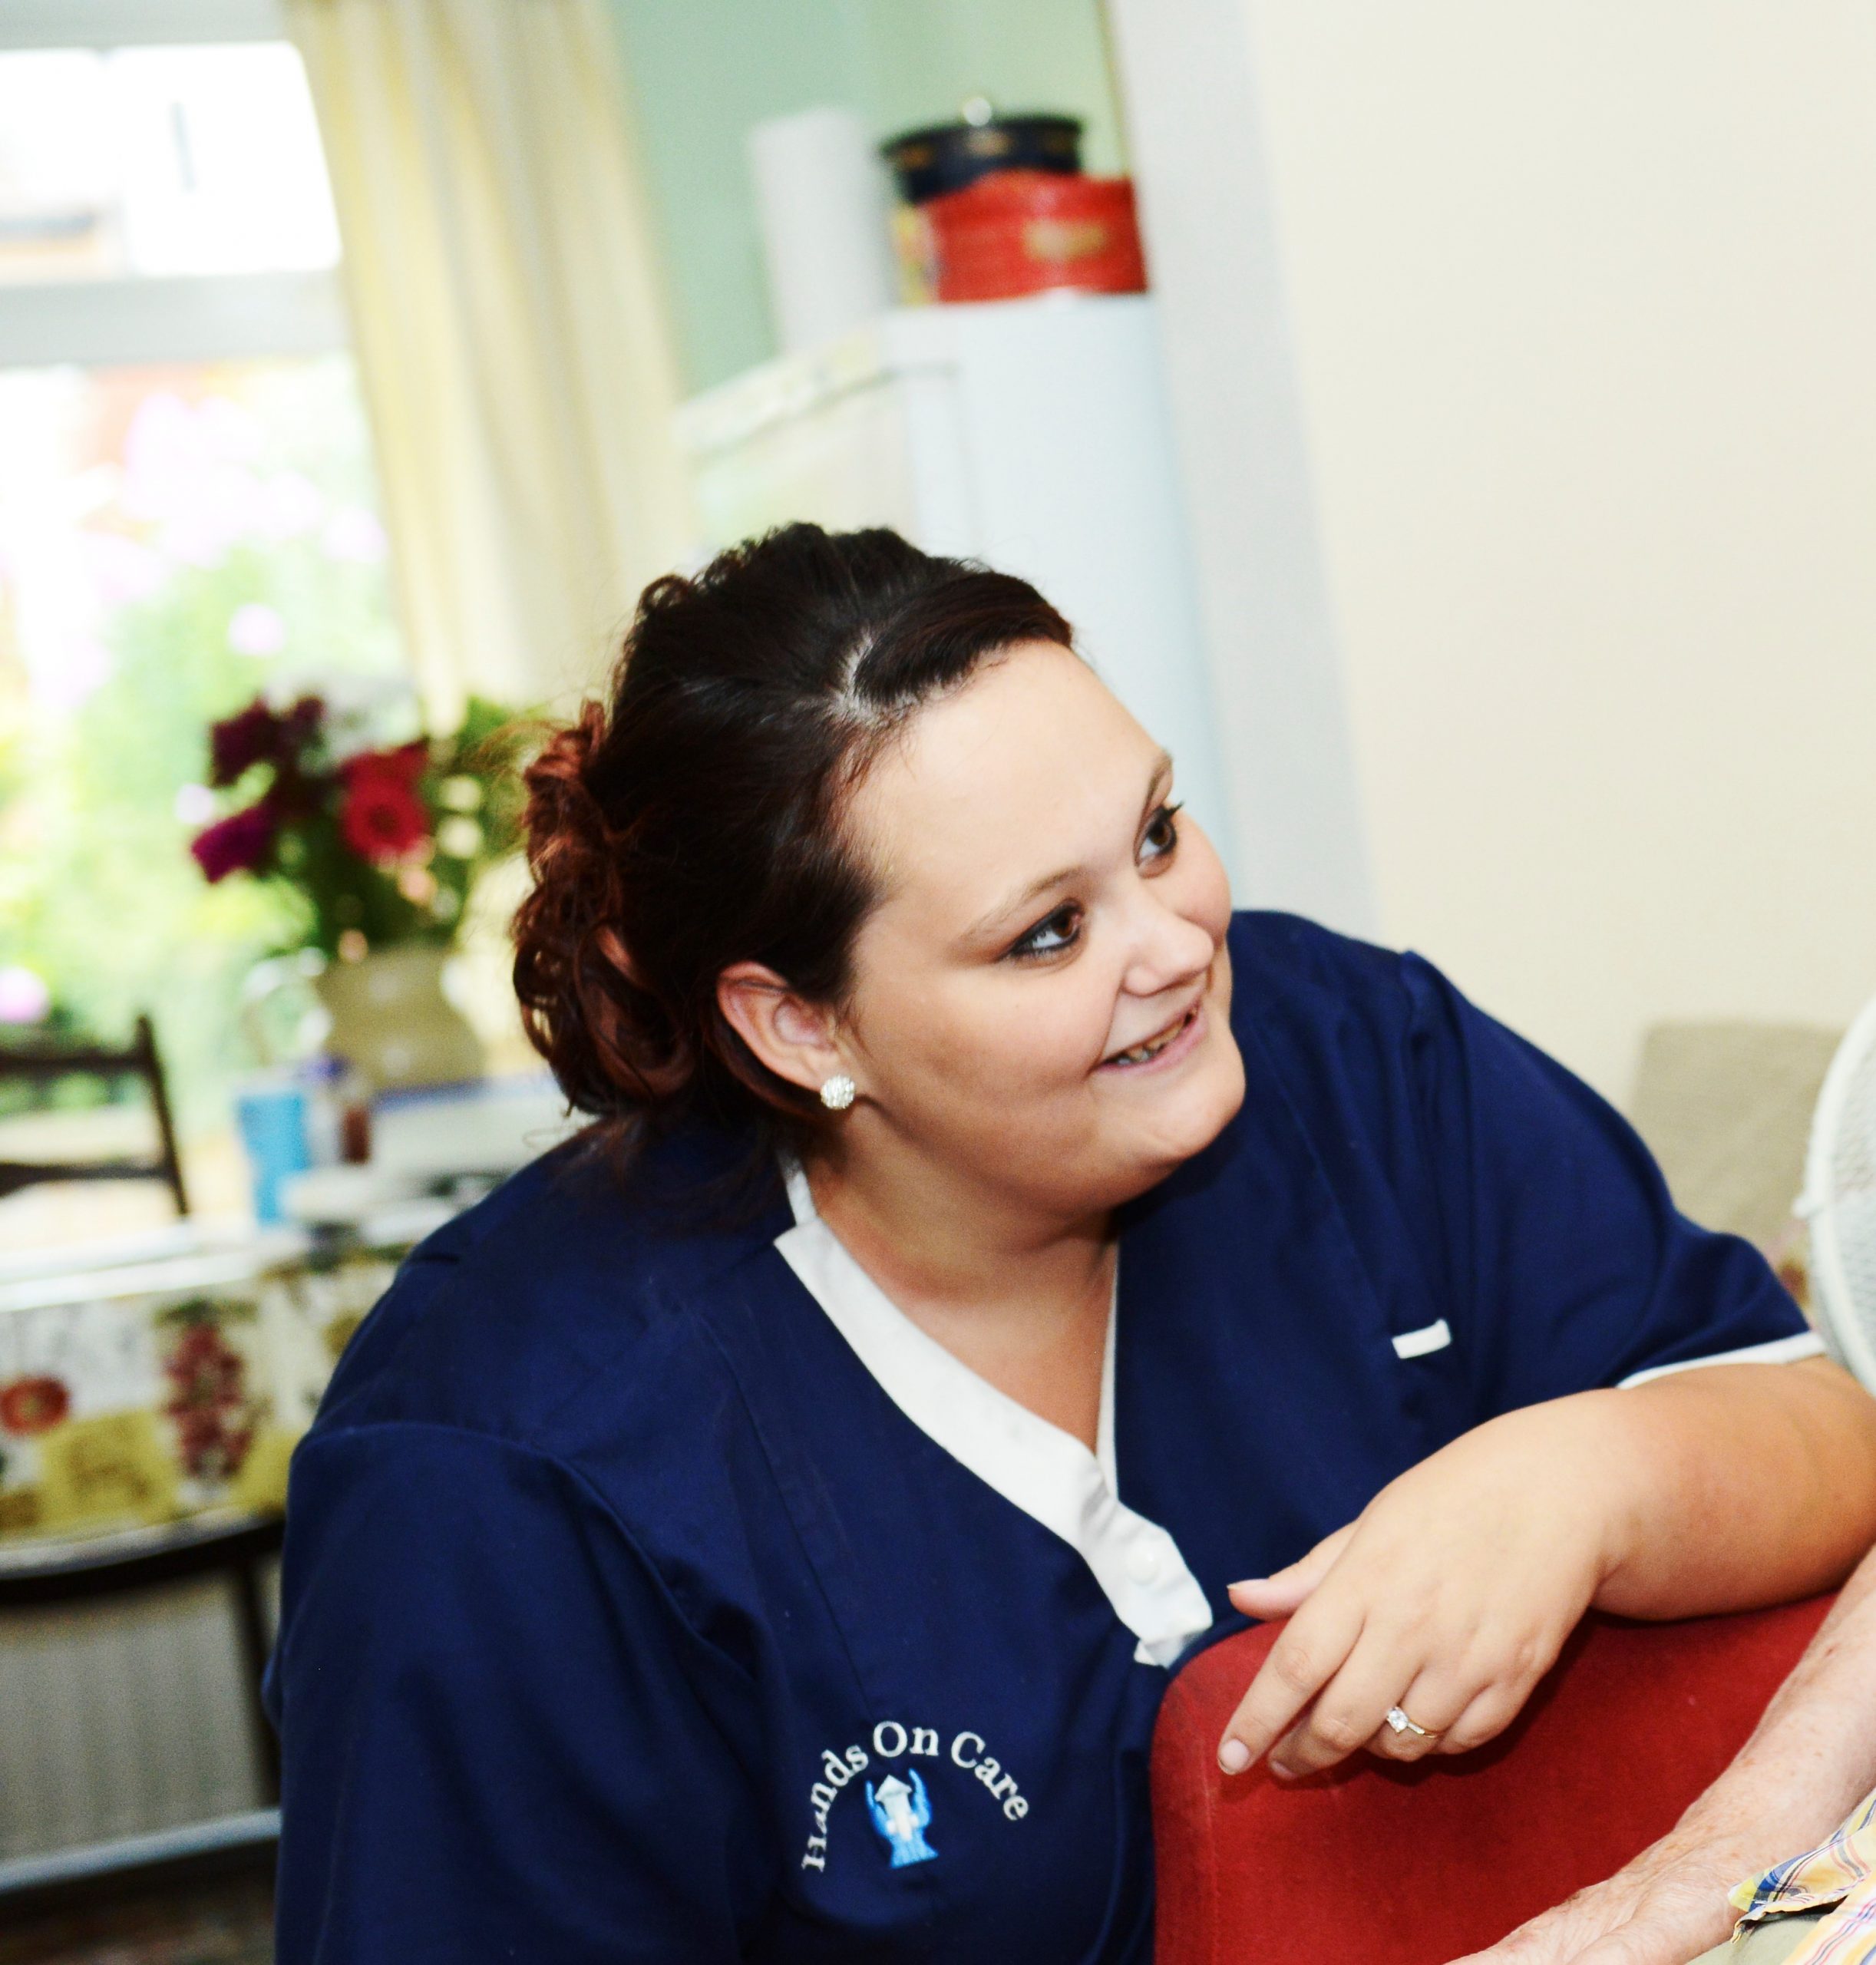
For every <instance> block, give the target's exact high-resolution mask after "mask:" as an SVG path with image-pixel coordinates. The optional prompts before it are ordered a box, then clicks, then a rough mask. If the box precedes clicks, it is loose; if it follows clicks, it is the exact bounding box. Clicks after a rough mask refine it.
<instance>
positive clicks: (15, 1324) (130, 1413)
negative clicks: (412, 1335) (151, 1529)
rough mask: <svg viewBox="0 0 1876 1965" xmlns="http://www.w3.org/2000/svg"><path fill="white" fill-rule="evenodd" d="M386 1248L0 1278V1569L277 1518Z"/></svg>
mask: <svg viewBox="0 0 1876 1965" xmlns="http://www.w3.org/2000/svg"><path fill="white" fill-rule="evenodd" d="M401 1253H402V1251H401V1248H394V1247H374V1246H363V1245H356V1244H355V1245H353V1246H352V1247H348V1248H345V1249H344V1250H324V1251H320V1250H315V1247H314V1246H313V1244H312V1243H311V1242H310V1241H309V1240H307V1239H306V1238H304V1237H295V1236H290V1235H289V1236H280V1235H275V1236H272V1237H268V1238H266V1239H265V1240H253V1241H249V1242H246V1243H225V1244H223V1245H222V1246H220V1247H203V1248H198V1249H194V1250H187V1251H186V1252H184V1253H159V1254H157V1255H156V1256H154V1257H148V1258H146V1259H144V1260H133V1261H119V1262H116V1263H111V1264H110V1265H109V1266H107V1267H92V1268H90V1269H88V1270H84V1271H74V1270H69V1269H68V1270H66V1271H64V1272H63V1273H55V1274H51V1275H41V1276H31V1277H27V1278H25V1279H23V1280H12V1281H0V1564H5V1563H6V1562H7V1560H8V1559H9V1557H10V1558H11V1559H12V1560H21V1559H22V1558H25V1557H28V1555H29V1554H30V1553H31V1552H32V1551H35V1550H38V1551H41V1552H42V1551H43V1548H44V1545H45V1543H46V1542H47V1541H68V1540H71V1539H73V1538H75V1537H91V1536H95V1535H103V1534H112V1533H114V1532H117V1531H123V1530H124V1529H127V1528H134V1527H148V1526H154V1525H157V1524H163V1523H167V1522H173V1521H180V1520H182V1519H183V1518H187V1517H191V1516H197V1515H201V1514H210V1513H213V1512H218V1511H226V1510H239V1511H243V1512H245V1513H252V1512H256V1511H259V1512H267V1511H272V1510H277V1509H278V1508H281V1507H282V1506H283V1505H284V1504H285V1501H286V1468H287V1459H288V1456H289V1455H290V1453H291V1452H292V1448H293V1446H294V1444H295V1442H296V1441H297V1440H298V1439H299V1437H300V1435H302V1433H303V1432H305V1431H306V1428H307V1426H308V1425H309V1424H310V1423H311V1421H312V1414H313V1411H314V1409H315V1407H316V1405H318V1403H319V1395H320V1394H321V1392H322V1391H323V1390H324V1389H325V1382H326V1380H327V1379H329V1377H330V1376H331V1374H332V1367H333V1366H334V1365H335V1363H336V1362H337V1361H338V1359H339V1353H340V1352H341V1351H342V1350H343V1349H344V1348H345V1343H346V1342H347V1340H348V1339H349V1338H350V1336H352V1333H353V1331H355V1329H357V1328H358V1324H359V1323H360V1321H361V1319H362V1318H363V1317H364V1316H365V1312H366V1311H367V1310H368V1309H370V1308H371V1306H372V1304H373V1303H375V1301H376V1300H377V1299H378V1296H380V1295H381V1293H383V1291H384V1290H385V1286H386V1285H387V1284H388V1283H389V1281H390V1280H391V1273H392V1271H393V1270H394V1268H395V1264H396V1262H397V1259H398V1256H399V1255H400V1254H401Z"/></svg>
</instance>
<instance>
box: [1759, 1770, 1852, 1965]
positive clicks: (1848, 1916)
mask: <svg viewBox="0 0 1876 1965" xmlns="http://www.w3.org/2000/svg"><path fill="white" fill-rule="evenodd" d="M1732 1901H1733V1903H1734V1904H1736V1906H1737V1907H1739V1910H1741V1911H1743V1912H1744V1913H1745V1915H1744V1916H1743V1917H1741V1918H1740V1920H1739V1930H1738V1931H1736V1933H1735V1934H1734V1936H1735V1938H1736V1939H1737V1938H1738V1937H1739V1936H1740V1935H1741V1934H1743V1933H1745V1932H1746V1931H1748V1930H1751V1929H1752V1928H1753V1927H1755V1925H1758V1924H1762V1923H1764V1922H1765V1920H1767V1919H1769V1918H1772V1917H1780V1916H1783V1915H1786V1914H1790V1913H1792V1912H1795V1911H1831V1912H1832V1914H1831V1916H1829V1917H1826V1918H1825V1920H1824V1921H1823V1922H1822V1924H1819V1925H1818V1927H1817V1928H1816V1929H1815V1930H1814V1931H1813V1932H1812V1934H1811V1935H1810V1937H1808V1939H1806V1940H1805V1942H1804V1943H1803V1944H1801V1945H1799V1947H1798V1949H1797V1950H1795V1951H1794V1952H1792V1953H1791V1954H1790V1956H1789V1957H1788V1958H1787V1960H1785V1965H1876V1794H1871V1795H1866V1796H1865V1797H1864V1798H1863V1800H1861V1802H1858V1804H1857V1805H1856V1807H1855V1808H1854V1809H1852V1810H1851V1814H1850V1816H1849V1818H1848V1820H1847V1821H1845V1823H1844V1825H1843V1826H1842V1828H1840V1829H1838V1831H1837V1833H1836V1834H1835V1835H1833V1836H1832V1837H1831V1839H1830V1840H1829V1841H1828V1842H1826V1843H1825V1844H1824V1845H1823V1846H1822V1848H1817V1849H1813V1850H1812V1851H1810V1852H1809V1853H1808V1854H1805V1855H1802V1856H1794V1857H1792V1858H1791V1859H1790V1861H1788V1862H1783V1863H1781V1864H1779V1866H1778V1868H1776V1869H1772V1870H1768V1871H1766V1872H1765V1874H1764V1875H1763V1876H1762V1877H1759V1878H1758V1879H1757V1881H1748V1882H1746V1883H1742V1884H1740V1885H1739V1888H1738V1889H1737V1890H1736V1891H1734V1892H1733V1893H1732Z"/></svg>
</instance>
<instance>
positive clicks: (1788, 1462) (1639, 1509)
mask: <svg viewBox="0 0 1876 1965" xmlns="http://www.w3.org/2000/svg"><path fill="white" fill-rule="evenodd" d="M1590 1396H1591V1397H1592V1398H1595V1399H1599V1400H1600V1401H1601V1402H1603V1403H1602V1409H1601V1412H1600V1415H1599V1416H1600V1418H1602V1420H1603V1422H1604V1424H1605V1425H1607V1426H1608V1427H1609V1428H1610V1443H1609V1451H1610V1454H1611V1455H1613V1456H1615V1457H1616V1461H1617V1464H1618V1465H1620V1478H1621V1484H1622V1491H1623V1493H1624V1494H1625V1495H1626V1497H1627V1499H1626V1500H1625V1501H1624V1503H1623V1506H1622V1507H1621V1508H1620V1511H1619V1513H1618V1516H1617V1519H1616V1520H1615V1521H1613V1524H1612V1533H1611V1541H1610V1554H1609V1560H1608V1563H1607V1567H1606V1569H1605V1571H1604V1580H1603V1581H1602V1584H1600V1587H1598V1589H1597V1593H1596V1597H1595V1602H1596V1604H1597V1607H1598V1608H1599V1609H1602V1610H1612V1611H1615V1612H1617V1613H1619V1614H1620V1615H1623V1616H1626V1617H1663V1618H1666V1617H1699V1616H1702V1615H1704V1614H1706V1613H1709V1612H1713V1611H1719V1610H1743V1609H1746V1608H1748V1607H1752V1606H1753V1605H1756V1604H1762V1603H1784V1602H1787V1601H1788V1600H1791V1599H1792V1598H1793V1597H1803V1596H1808V1595H1810V1594H1812V1593H1814V1592H1815V1591H1817V1590H1827V1589H1829V1588H1831V1587H1834V1586H1835V1585H1836V1584H1838V1583H1841V1581H1842V1580H1843V1578H1844V1577H1845V1575H1846V1574H1848V1572H1849V1570H1850V1569H1851V1567H1852V1566H1853V1565H1854V1564H1855V1563H1856V1562H1857V1561H1858V1559H1859V1558H1860V1557H1861V1556H1862V1554H1863V1553H1864V1551H1865V1550H1867V1549H1868V1548H1869V1547H1870V1546H1871V1543H1872V1542H1876V1401H1873V1400H1871V1398H1870V1397H1869V1395H1868V1393H1866V1392H1864V1390H1863V1389H1862V1388H1861V1386H1860V1385H1858V1384H1857V1383H1856V1382H1855V1379H1852V1378H1851V1377H1850V1376H1849V1375H1848V1372H1844V1371H1842V1370H1841V1369H1840V1368H1839V1367H1838V1366H1835V1365H1833V1364H1831V1363H1829V1362H1828V1361H1826V1360H1825V1359H1822V1358H1817V1359H1807V1360H1806V1361H1805V1362H1803V1363H1802V1364H1793V1365H1721V1366H1708V1367H1705V1368H1703V1369H1699V1370H1696V1371H1689V1372H1679V1373H1676V1374H1675V1375H1674V1376H1672V1377H1669V1378H1664V1379H1656V1380H1655V1381H1653V1382H1652V1383H1650V1384H1648V1385H1640V1386H1637V1387H1636V1388H1634V1389H1633V1390H1630V1391H1627V1392H1618V1393H1615V1394H1613V1395H1612V1394H1607V1393H1603V1394H1591V1395H1590Z"/></svg>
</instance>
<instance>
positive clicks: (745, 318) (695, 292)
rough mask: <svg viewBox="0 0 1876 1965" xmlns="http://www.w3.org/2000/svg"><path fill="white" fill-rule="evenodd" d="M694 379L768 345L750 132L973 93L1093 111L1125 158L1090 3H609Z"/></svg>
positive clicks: (1106, 155) (1093, 139)
mask: <svg viewBox="0 0 1876 1965" xmlns="http://www.w3.org/2000/svg"><path fill="white" fill-rule="evenodd" d="M609 4H610V6H611V9H612V14H613V20H614V22H615V24H616V27H617V29H618V33H619V49H620V54H621V58H622V61H623V65H624V69H625V74H626V88H627V91H628V94H629V100H630V107H631V109H632V115H633V120H634V122H635V124H636V130H637V134H638V140H639V147H640V149H641V151H642V155H643V158H644V162H645V168H646V177H647V180H648V181H649V190H650V195H651V200H652V213H653V217H654V220H655V223H656V226H657V230H658V233H659V241H660V243H661V246H662V250H663V253H664V256H665V263H666V276H667V279H668V282H669V294H670V301H671V309H672V320H673V325H674V326H675V332H676V335H677V342H678V352H679V360H680V362H681V363H682V368H683V372H684V380H685V388H687V390H695V389H700V388H708V386H709V385H711V384H712V383H713V382H718V381H722V380H723V379H724V378H725V377H727V376H730V375H735V374H736V373H737V372H738V371H739V370H741V369H743V368H748V366H750V365H751V363H754V362H760V361H762V360H764V359H765V358H766V357H767V356H768V355H770V354H771V353H772V352H773V349H774V342H773V339H772V336H771V332H770V329H769V319H768V296H767V293H766V291H765V287H764V285H763V279H762V263H761V245H760V243H759V240H758V236H757V232H756V221H755V203H754V200H753V198H752V196H751V192H750V189H749V179H748V163H747V161H746V156H745V149H744V137H745V133H746V132H747V130H748V127H749V126H750V124H752V123H757V122H760V121H761V120H762V119H763V118H764V117H769V116H781V115H785V114H788V112H789V111H791V110H798V109H808V108H811V107H815V106H816V105H817V104H824V103H837V104H842V105H844V106H847V107H851V108H854V109H856V110H857V111H859V112H860V114H861V115H862V116H863V117H865V119H866V120H867V123H868V124H870V126H871V127H872V128H873V130H874V133H875V134H877V135H878V136H880V137H887V136H890V135H892V134H894V133H895V132H896V131H897V130H903V129H907V128H910V127H913V125H915V124H920V123H935V122H943V121H949V120H950V118H951V117H953V116H955V115H956V113H957V107H958V104H959V103H960V102H962V101H963V100H964V99H965V98H966V97H967V96H971V95H976V94H983V95H987V96H988V97H989V98H990V99H991V101H992V102H994V103H996V104H997V106H998V107H999V108H1004V109H1062V110H1066V111H1069V112H1071V113H1072V114H1075V115H1078V116H1080V117H1083V118H1085V120H1086V121H1087V124H1088V132H1087V137H1086V139H1085V151H1084V155H1085V160H1086V162H1087V164H1088V168H1089V169H1090V170H1095V171H1097V172H1109V171H1114V170H1119V169H1121V167H1122V163H1121V142H1120V131H1119V118H1118V113H1117V111H1116V109H1115V101H1114V94H1113V88H1112V84H1111V77H1110V74H1109V70H1108V59H1107V51H1106V47H1105V40H1104V38H1103V32H1102V26H1101V10H1100V0H609Z"/></svg>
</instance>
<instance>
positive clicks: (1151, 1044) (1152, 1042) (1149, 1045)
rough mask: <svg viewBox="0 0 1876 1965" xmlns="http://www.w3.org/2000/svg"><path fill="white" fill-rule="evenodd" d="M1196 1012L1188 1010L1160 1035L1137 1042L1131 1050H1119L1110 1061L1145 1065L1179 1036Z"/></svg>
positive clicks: (1112, 1062) (1115, 1063)
mask: <svg viewBox="0 0 1876 1965" xmlns="http://www.w3.org/2000/svg"><path fill="white" fill-rule="evenodd" d="M1193 1016H1194V1012H1192V1011H1191V1010H1187V1012H1186V1013H1185V1015H1184V1016H1182V1017H1181V1019H1179V1021H1178V1022H1177V1023H1175V1024H1174V1025H1171V1027H1170V1028H1169V1029H1165V1030H1162V1031H1161V1032H1160V1034H1159V1035H1158V1036H1157V1037H1149V1038H1148V1039H1147V1041H1146V1042H1144V1044H1136V1045H1135V1046H1134V1048H1133V1049H1131V1051H1117V1052H1115V1054H1114V1055H1113V1056H1112V1057H1111V1058H1109V1059H1108V1063H1109V1064H1111V1065H1144V1063H1145V1062H1146V1061H1147V1060H1148V1058H1154V1057H1157V1056H1158V1055H1159V1054H1160V1052H1162V1051H1163V1050H1164V1049H1165V1048H1166V1047H1167V1045H1168V1044H1170V1043H1171V1042H1172V1041H1173V1039H1174V1038H1175V1037H1177V1036H1178V1035H1180V1033H1181V1032H1182V1031H1183V1030H1184V1029H1185V1027H1186V1025H1187V1024H1188V1023H1190V1022H1191V1021H1192V1018H1193Z"/></svg>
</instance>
